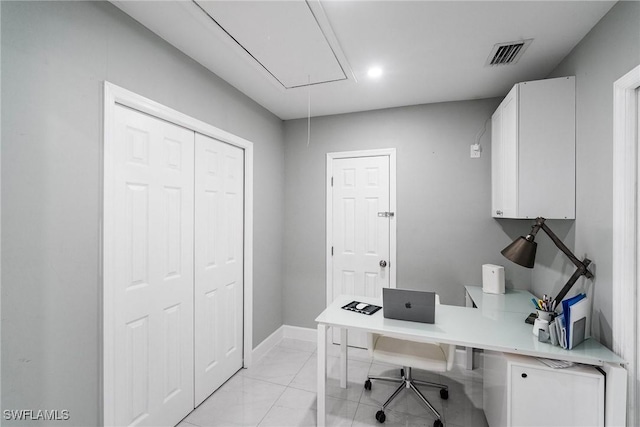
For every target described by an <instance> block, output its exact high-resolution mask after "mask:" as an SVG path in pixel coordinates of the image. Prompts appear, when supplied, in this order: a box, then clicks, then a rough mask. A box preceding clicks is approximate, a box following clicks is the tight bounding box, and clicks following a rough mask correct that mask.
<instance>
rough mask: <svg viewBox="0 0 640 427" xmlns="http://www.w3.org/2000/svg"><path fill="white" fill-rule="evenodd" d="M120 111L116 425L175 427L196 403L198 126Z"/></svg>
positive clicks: (116, 189) (116, 201)
mask: <svg viewBox="0 0 640 427" xmlns="http://www.w3.org/2000/svg"><path fill="white" fill-rule="evenodd" d="M114 113H115V115H114V123H115V128H116V129H115V140H114V147H113V153H114V156H113V158H114V165H113V167H114V182H113V189H114V206H109V207H108V208H109V209H112V210H113V212H114V213H115V214H114V215H113V216H114V228H113V235H112V236H110V238H113V239H114V242H113V245H114V246H113V248H114V254H113V257H114V270H113V274H114V276H115V288H114V293H115V295H114V300H115V313H114V316H115V319H114V320H115V330H114V335H115V337H114V347H115V348H114V350H115V351H114V354H115V374H116V375H115V378H114V379H113V381H114V384H115V390H116V393H115V401H114V404H115V422H116V425H136V426H143V425H146V426H173V425H175V424H177V423H178V422H179V421H180V420H181V419H182V418H183V417H184V416H185V414H187V413H188V412H189V411H190V410H191V409H192V408H193V182H194V174H193V147H194V133H193V132H192V131H189V130H186V129H184V128H181V127H179V126H176V125H173V124H170V123H168V122H165V121H162V120H159V119H156V118H153V117H151V116H148V115H146V114H143V113H140V112H137V111H135V110H131V109H129V108H126V107H122V106H119V105H118V106H116V107H115V112H114Z"/></svg>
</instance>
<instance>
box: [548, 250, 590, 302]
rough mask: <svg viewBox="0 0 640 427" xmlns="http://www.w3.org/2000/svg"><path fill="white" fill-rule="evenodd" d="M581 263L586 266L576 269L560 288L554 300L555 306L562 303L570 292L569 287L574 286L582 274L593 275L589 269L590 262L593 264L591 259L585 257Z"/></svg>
mask: <svg viewBox="0 0 640 427" xmlns="http://www.w3.org/2000/svg"><path fill="white" fill-rule="evenodd" d="M580 264H581V265H582V266H583V267H584V268H580V267H578V268H577V269H576V271H574V272H573V275H571V277H570V278H569V280H568V281H567V283H566V284H565V285H564V287H563V288H562V289H561V290H560V293H558V295H556V297H555V298H554V300H553V301H554V302H555V306H558V305H560V303H561V302H562V300H563V299H564V297H565V296H566V295H567V292H569V289H571V288H572V287H573V285H574V284H575V283H576V281H577V280H578V279H579V278H580V276H582V275H583V274H584V275H585V276H587V277H589V278H591V277H593V274H592V273H591V272H590V271H589V270H588V268H587V267H588V266H589V264H591V260H589V259H587V258H585V259H584V263H582V262H580ZM587 273H589V275H587Z"/></svg>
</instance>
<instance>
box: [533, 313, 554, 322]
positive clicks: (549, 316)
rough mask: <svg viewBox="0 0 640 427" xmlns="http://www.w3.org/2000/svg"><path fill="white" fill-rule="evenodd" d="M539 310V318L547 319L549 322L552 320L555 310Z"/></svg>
mask: <svg viewBox="0 0 640 427" xmlns="http://www.w3.org/2000/svg"><path fill="white" fill-rule="evenodd" d="M536 311H537V312H538V319H540V320H546V321H547V322H551V321H552V320H553V316H554V314H555V313H554V312H553V311H544V310H536Z"/></svg>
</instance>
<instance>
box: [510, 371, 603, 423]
mask: <svg viewBox="0 0 640 427" xmlns="http://www.w3.org/2000/svg"><path fill="white" fill-rule="evenodd" d="M509 377H510V387H509V395H510V398H511V405H510V408H509V409H510V411H509V414H508V419H509V421H510V422H509V425H512V426H566V427H568V426H581V427H586V426H603V425H604V377H603V376H602V375H601V374H599V373H598V372H597V371H596V370H595V369H593V374H591V373H589V374H587V373H585V372H583V371H580V372H574V371H572V370H553V369H545V368H536V367H532V366H521V365H512V366H511V372H510V376H509Z"/></svg>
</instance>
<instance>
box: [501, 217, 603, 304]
mask: <svg viewBox="0 0 640 427" xmlns="http://www.w3.org/2000/svg"><path fill="white" fill-rule="evenodd" d="M544 222H545V219H544V218H542V217H538V218H536V223H535V224H534V225H533V226H532V227H531V232H530V233H529V234H527V237H523V236H520V237H518V238H517V239H516V240H514V241H513V243H511V244H510V245H509V246H507V247H506V248H504V249H503V250H502V252H501V253H502V255H504V256H505V257H506V258H507V259H509V260H511V261H513V262H515V263H516V264H518V265H521V266H523V267H527V268H533V264H534V262H535V260H536V248H537V247H538V244H537V243H536V242H534V241H533V240H534V239H535V237H536V233H537V232H538V230H540V229H542V230H543V231H544V232H545V233H547V235H548V236H549V237H550V238H551V240H553V243H555V244H556V246H557V247H558V249H560V250H561V251H562V252H564V254H565V255H566V256H568V257H569V259H570V260H571V262H573V263H574V264H575V266H576V267H577V268H576V271H575V272H574V273H573V275H572V276H571V277H570V278H569V280H568V281H567V284H566V285H564V287H563V288H562V290H561V291H560V293H559V294H558V296H556V298H555V299H554V302H555V305H556V306H558V305H560V302H561V301H562V299H563V298H564V297H565V295H567V292H569V289H571V287H572V286H573V285H574V284H575V283H576V281H577V280H578V278H580V276H585V277H587V278H588V279H591V278H592V277H593V273H592V272H591V271H589V269H588V267H589V264H591V260H589V259H588V258H585V259H584V260H583V261H580V260H579V259H578V258H576V256H575V255H574V254H573V253H572V252H571V251H570V250H569V248H567V247H566V246H565V245H564V243H562V241H561V240H560V239H559V238H558V236H556V235H555V234H554V233H553V231H551V229H549V227H547V225H546V224H545V223H544Z"/></svg>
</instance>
